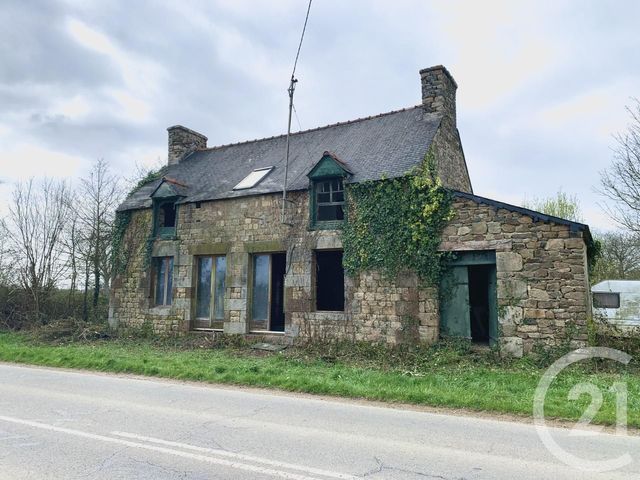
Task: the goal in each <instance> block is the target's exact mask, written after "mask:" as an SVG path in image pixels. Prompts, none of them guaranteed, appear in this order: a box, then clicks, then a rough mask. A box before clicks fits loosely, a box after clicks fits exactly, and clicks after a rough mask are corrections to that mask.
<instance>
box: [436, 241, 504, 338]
mask: <svg viewBox="0 0 640 480" xmlns="http://www.w3.org/2000/svg"><path fill="white" fill-rule="evenodd" d="M496 277H497V275H496V262H495V252H492V251H477V252H459V253H456V258H455V259H454V260H453V261H452V262H450V264H449V266H448V268H447V270H446V272H445V274H444V276H443V278H442V281H441V284H440V331H441V333H442V335H443V336H446V337H462V338H467V339H470V340H471V341H473V342H475V343H478V344H485V345H487V344H488V345H495V343H496V341H497V339H498V307H497V295H496V293H497V288H496V287H497V279H496Z"/></svg>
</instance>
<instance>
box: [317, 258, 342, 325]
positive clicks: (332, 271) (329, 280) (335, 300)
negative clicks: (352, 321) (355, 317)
mask: <svg viewBox="0 0 640 480" xmlns="http://www.w3.org/2000/svg"><path fill="white" fill-rule="evenodd" d="M316 310H321V311H331V312H341V311H344V268H343V267H342V251H341V250H330V251H316Z"/></svg>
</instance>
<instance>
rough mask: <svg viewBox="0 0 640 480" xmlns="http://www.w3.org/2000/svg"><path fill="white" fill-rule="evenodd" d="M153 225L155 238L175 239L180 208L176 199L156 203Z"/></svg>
mask: <svg viewBox="0 0 640 480" xmlns="http://www.w3.org/2000/svg"><path fill="white" fill-rule="evenodd" d="M153 225H154V227H153V229H154V236H155V237H159V238H172V237H175V235H176V227H177V225H178V206H177V205H176V200H175V198H172V199H170V200H156V201H154V206H153Z"/></svg>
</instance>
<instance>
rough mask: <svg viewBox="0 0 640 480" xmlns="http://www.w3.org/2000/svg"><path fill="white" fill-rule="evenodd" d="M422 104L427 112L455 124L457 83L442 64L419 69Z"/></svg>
mask: <svg viewBox="0 0 640 480" xmlns="http://www.w3.org/2000/svg"><path fill="white" fill-rule="evenodd" d="M420 80H421V82H422V105H423V106H424V109H425V110H426V111H427V112H429V113H436V114H438V115H442V116H444V117H445V118H448V119H449V120H451V121H452V122H453V125H454V126H455V125H456V90H457V89H458V84H457V83H456V81H455V80H454V79H453V77H452V76H451V74H450V73H449V70H447V69H446V68H445V67H443V66H442V65H436V66H435V67H429V68H424V69H422V70H420Z"/></svg>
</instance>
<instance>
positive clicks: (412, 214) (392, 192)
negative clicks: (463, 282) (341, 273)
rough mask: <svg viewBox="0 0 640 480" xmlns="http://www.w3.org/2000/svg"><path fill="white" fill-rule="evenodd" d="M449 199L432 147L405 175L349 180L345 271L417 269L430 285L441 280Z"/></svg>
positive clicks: (450, 200)
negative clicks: (354, 181) (418, 163)
mask: <svg viewBox="0 0 640 480" xmlns="http://www.w3.org/2000/svg"><path fill="white" fill-rule="evenodd" d="M452 203H453V198H452V196H451V194H450V192H448V191H447V190H446V189H445V188H444V187H443V186H442V183H441V182H440V180H439V179H438V177H437V175H436V164H435V159H434V155H433V152H431V151H429V152H428V153H427V155H425V158H424V161H423V163H422V165H421V166H420V167H418V168H416V169H414V170H413V171H411V172H409V173H407V174H406V175H404V176H402V177H399V178H393V179H383V180H377V181H368V182H363V183H358V184H352V185H349V188H348V189H347V205H348V208H347V218H346V222H345V226H344V231H343V248H344V259H343V263H344V267H345V271H346V272H347V274H349V275H354V274H356V273H358V272H362V271H367V270H379V271H381V272H382V273H384V274H386V275H389V276H391V277H394V276H396V275H397V274H398V272H400V271H401V270H404V269H408V270H412V271H415V272H416V273H417V274H418V277H419V278H420V279H421V281H423V282H424V283H426V284H428V285H435V284H437V283H438V281H439V280H440V276H441V271H442V259H443V258H442V257H443V255H444V253H442V252H439V251H438V247H439V246H440V241H441V234H442V230H443V229H444V227H445V225H446V223H447V222H448V221H449V220H451V218H452V216H453V210H452Z"/></svg>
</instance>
